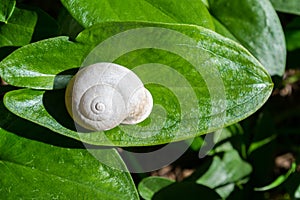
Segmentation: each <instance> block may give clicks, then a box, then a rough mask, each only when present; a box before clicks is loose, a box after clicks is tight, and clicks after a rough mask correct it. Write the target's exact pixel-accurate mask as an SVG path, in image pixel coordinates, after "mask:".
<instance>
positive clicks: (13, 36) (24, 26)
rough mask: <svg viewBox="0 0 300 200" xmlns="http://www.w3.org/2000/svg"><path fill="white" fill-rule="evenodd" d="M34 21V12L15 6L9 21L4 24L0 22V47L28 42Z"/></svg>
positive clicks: (35, 19)
mask: <svg viewBox="0 0 300 200" xmlns="http://www.w3.org/2000/svg"><path fill="white" fill-rule="evenodd" d="M36 22H37V14H36V13H35V12H33V11H29V10H24V9H19V8H15V9H14V12H13V14H12V16H11V18H10V19H9V21H8V22H7V23H6V24H0V47H5V46H23V45H25V44H28V43H29V42H30V41H31V38H32V34H33V32H34V28H35V25H36Z"/></svg>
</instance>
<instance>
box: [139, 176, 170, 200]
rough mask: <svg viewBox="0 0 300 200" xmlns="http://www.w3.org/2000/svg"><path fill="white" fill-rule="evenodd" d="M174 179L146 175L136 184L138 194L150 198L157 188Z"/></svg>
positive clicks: (147, 199)
mask: <svg viewBox="0 0 300 200" xmlns="http://www.w3.org/2000/svg"><path fill="white" fill-rule="evenodd" d="M173 183H174V181H173V180H170V179H167V178H162V177H154V176H152V177H147V178H145V179H143V180H142V181H141V182H140V183H139V186H138V190H139V193H140V195H141V196H142V197H143V198H144V199H145V200H151V199H152V197H153V196H154V195H155V193H157V192H158V191H159V190H161V189H163V188H165V187H167V186H169V185H171V184H173Z"/></svg>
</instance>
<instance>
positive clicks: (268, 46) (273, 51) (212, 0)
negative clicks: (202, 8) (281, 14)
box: [209, 0, 286, 76]
mask: <svg viewBox="0 0 300 200" xmlns="http://www.w3.org/2000/svg"><path fill="white" fill-rule="evenodd" d="M209 10H210V12H211V14H212V15H213V16H214V17H215V18H216V19H217V20H219V21H220V22H221V23H222V24H223V25H224V26H225V27H226V28H227V29H228V30H229V31H230V33H231V34H232V35H233V36H234V37H235V38H236V39H237V40H238V41H240V43H241V44H242V45H243V46H245V47H246V48H247V49H248V50H249V51H250V52H251V53H252V54H253V55H254V56H255V57H256V58H257V59H258V60H259V61H260V62H261V63H262V64H263V66H264V67H265V68H266V69H267V70H268V72H269V73H270V74H271V75H272V76H273V75H279V76H282V75H283V73H284V69H285V63H286V48H285V39H284V33H283V30H282V27H281V23H280V21H279V18H278V16H277V14H276V12H275V10H274V8H273V6H272V4H271V3H270V2H269V0H245V1H243V2H242V3H241V1H240V0H230V1H228V0H209Z"/></svg>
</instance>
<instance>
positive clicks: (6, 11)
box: [0, 0, 16, 23]
mask: <svg viewBox="0 0 300 200" xmlns="http://www.w3.org/2000/svg"><path fill="white" fill-rule="evenodd" d="M15 5H16V0H1V1H0V22H4V23H7V21H8V19H9V18H10V17H11V15H12V13H13V11H14V9H15Z"/></svg>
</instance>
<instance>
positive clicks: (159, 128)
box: [0, 22, 273, 146]
mask: <svg viewBox="0 0 300 200" xmlns="http://www.w3.org/2000/svg"><path fill="white" fill-rule="evenodd" d="M145 31H146V32H145ZM149 31H150V32H149ZM139 34H141V36H137V35H139ZM143 34H144V35H145V34H146V35H147V37H144V36H143ZM161 35H164V37H161ZM110 36H114V37H112V38H113V41H115V42H117V44H112V43H105V44H108V45H107V46H106V47H105V48H104V47H103V48H100V49H97V48H96V50H97V51H95V50H94V51H93V52H92V53H91V54H89V56H91V58H92V59H90V60H89V59H86V61H85V63H83V64H82V62H83V60H84V59H85V58H89V56H86V55H87V54H88V53H90V52H91V50H92V49H93V48H94V47H95V46H97V45H98V44H100V43H101V42H103V41H104V40H105V39H107V38H109V37H110ZM118 37H120V38H121V40H120V41H119V40H115V39H116V38H118ZM162 41H167V43H165V42H162ZM106 42H107V41H106ZM122 42H125V43H122ZM101 44H103V43H101ZM178 44H179V45H178ZM116 45H118V48H115V47H116ZM135 45H141V46H140V47H135ZM149 46H150V47H154V48H150V49H149V48H148V47H149ZM98 47H99V46H98ZM41 52H42V53H41ZM94 56H95V57H94ZM93 59H94V60H93ZM87 60H89V61H87ZM103 61H106V62H116V63H118V64H121V65H123V66H126V67H128V68H130V69H133V71H134V72H135V73H136V74H137V75H138V76H139V77H140V78H141V80H142V81H143V82H144V84H145V85H146V87H147V88H148V89H149V90H150V92H151V94H152V96H153V98H154V104H157V105H158V106H155V107H154V111H153V112H152V114H151V115H150V117H149V121H150V123H149V124H147V122H146V123H141V124H138V125H132V126H124V125H122V126H119V127H117V128H115V129H113V130H110V131H106V132H97V133H79V134H78V133H77V130H76V129H75V128H74V123H73V122H72V120H71V119H69V120H68V121H69V123H68V124H66V123H65V120H64V119H62V117H61V116H65V117H67V118H68V114H67V112H65V114H64V115H63V113H60V114H58V112H60V111H57V110H59V109H57V106H58V105H60V110H62V111H65V106H64V91H63V90H61V91H58V92H57V93H55V92H53V93H51V92H46V93H45V92H43V91H32V90H27V89H25V90H19V91H13V92H11V93H8V94H7V95H6V97H5V103H6V106H7V108H8V109H9V110H10V111H12V112H13V113H15V114H16V115H18V116H20V117H23V118H25V119H28V120H30V121H32V122H35V123H38V124H40V125H42V126H45V127H47V128H50V129H51V130H53V131H54V132H57V133H60V134H63V135H65V136H68V137H72V138H75V139H78V140H82V141H84V142H87V143H91V144H98V145H120V146H143V145H156V144H164V143H169V142H172V141H179V140H185V139H188V138H193V137H195V136H197V135H201V134H205V133H208V132H212V131H215V130H217V129H220V128H222V127H224V126H227V125H230V124H232V123H235V122H237V121H239V120H242V119H244V118H246V117H247V116H249V115H250V114H252V113H253V112H255V111H256V110H257V109H258V108H259V107H260V106H262V104H263V103H264V102H265V101H266V100H267V98H268V97H269V95H270V94H271V91H272V87H273V84H272V81H271V78H270V76H269V75H268V73H267V72H266V71H265V70H264V68H263V67H262V66H261V64H260V63H259V62H258V61H257V60H256V59H255V58H254V57H253V56H251V54H250V53H249V52H248V51H247V50H245V49H244V48H243V47H242V46H240V45H239V44H237V43H235V42H233V41H231V40H229V39H227V38H224V37H222V36H220V35H218V34H216V33H214V32H212V31H210V30H208V29H205V28H202V27H198V26H192V25H174V24H157V23H122V22H119V23H116V22H114V23H104V24H99V25H97V26H95V27H92V28H90V29H87V30H85V31H84V32H82V33H81V34H80V35H79V36H78V37H77V38H76V41H75V42H71V41H68V38H66V37H59V38H53V39H49V40H44V41H41V42H37V43H34V44H30V45H28V46H25V47H23V48H20V49H18V50H16V51H15V52H14V53H12V54H11V55H10V56H8V57H7V58H5V59H4V60H3V61H2V62H1V63H0V74H1V76H2V77H3V78H4V80H6V81H7V82H8V83H10V84H11V85H15V86H23V87H31V88H38V89H52V88H63V87H64V86H65V85H66V84H67V82H68V81H69V80H70V75H69V74H67V75H66V74H64V73H63V72H65V71H67V70H70V69H72V68H75V67H79V66H81V65H84V66H85V65H87V64H90V63H89V62H92V63H95V62H103ZM149 63H150V65H149ZM151 63H152V64H151ZM155 63H156V64H155ZM138 66H139V67H138ZM163 66H168V67H163ZM174 83H176V85H174ZM178 84H179V85H178ZM178 86H180V87H178ZM51 94H52V95H51ZM45 95H46V96H45ZM51 96H52V97H51ZM57 96H59V98H58V97H57ZM47 99H52V100H53V102H56V103H55V104H51V103H50V104H49V105H48V106H46V105H44V104H45V102H51V101H49V100H48V101H47ZM58 99H60V100H58ZM162 108H163V109H164V111H162ZM50 111H51V112H50ZM162 112H166V113H167V115H166V116H165V117H164V115H162ZM69 118H70V117H69ZM72 123H73V124H72ZM70 124H72V125H70ZM132 136H134V139H133V138H132Z"/></svg>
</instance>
